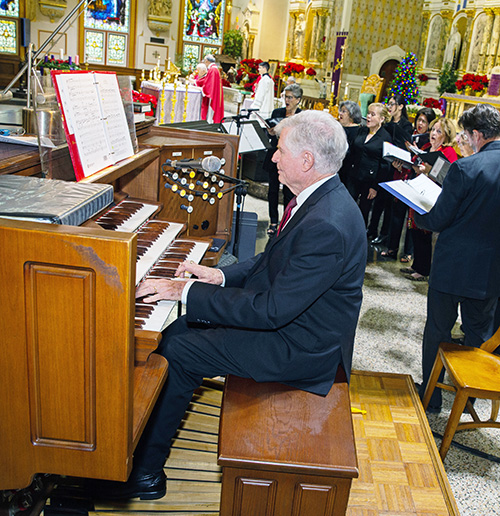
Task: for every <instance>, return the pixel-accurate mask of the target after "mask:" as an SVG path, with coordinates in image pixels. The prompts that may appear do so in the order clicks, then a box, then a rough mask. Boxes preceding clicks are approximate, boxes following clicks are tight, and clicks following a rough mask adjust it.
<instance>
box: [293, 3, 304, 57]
mask: <svg viewBox="0 0 500 516" xmlns="http://www.w3.org/2000/svg"><path fill="white" fill-rule="evenodd" d="M305 35H306V18H305V16H304V14H303V13H300V14H299V17H298V18H297V23H296V24H295V56H294V57H301V56H302V51H303V50H304V37H305Z"/></svg>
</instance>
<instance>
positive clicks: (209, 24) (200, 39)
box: [183, 0, 226, 46]
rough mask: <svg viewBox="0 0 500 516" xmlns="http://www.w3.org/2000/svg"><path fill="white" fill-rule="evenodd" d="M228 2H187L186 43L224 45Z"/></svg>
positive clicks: (216, 0) (211, 0)
mask: <svg viewBox="0 0 500 516" xmlns="http://www.w3.org/2000/svg"><path fill="white" fill-rule="evenodd" d="M225 12H226V0H201V1H200V2H196V1H195V0H185V6H184V37H183V39H184V41H185V42H192V43H204V44H209V45H217V46H221V45H222V36H223V28H224V14H225Z"/></svg>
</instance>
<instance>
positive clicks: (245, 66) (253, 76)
mask: <svg viewBox="0 0 500 516" xmlns="http://www.w3.org/2000/svg"><path fill="white" fill-rule="evenodd" d="M260 63H262V59H242V60H241V61H240V67H239V68H238V70H237V71H236V77H235V80H236V82H237V83H238V84H241V82H243V88H244V89H245V90H247V91H252V88H253V86H254V83H255V81H256V80H257V78H258V77H259V64H260Z"/></svg>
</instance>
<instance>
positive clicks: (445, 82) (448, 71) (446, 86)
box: [437, 63, 458, 95]
mask: <svg viewBox="0 0 500 516" xmlns="http://www.w3.org/2000/svg"><path fill="white" fill-rule="evenodd" d="M457 79H458V72H457V70H453V68H452V67H451V65H450V63H446V64H445V65H444V66H443V69H442V70H441V72H440V73H439V85H438V88H437V90H438V92H439V94H440V95H442V94H443V93H455V92H456V91H457V86H456V85H455V82H456V81H457Z"/></svg>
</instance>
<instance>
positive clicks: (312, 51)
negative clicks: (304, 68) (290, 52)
mask: <svg viewBox="0 0 500 516" xmlns="http://www.w3.org/2000/svg"><path fill="white" fill-rule="evenodd" d="M313 16H314V18H313V26H312V30H311V39H310V40H309V41H308V42H306V46H307V47H308V49H309V51H308V56H307V57H308V61H310V62H311V64H312V65H316V64H318V61H317V60H316V51H317V47H316V40H317V38H318V20H319V17H318V11H317V10H316V9H314V10H313ZM308 43H309V44H308ZM304 57H305V56H304Z"/></svg>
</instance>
